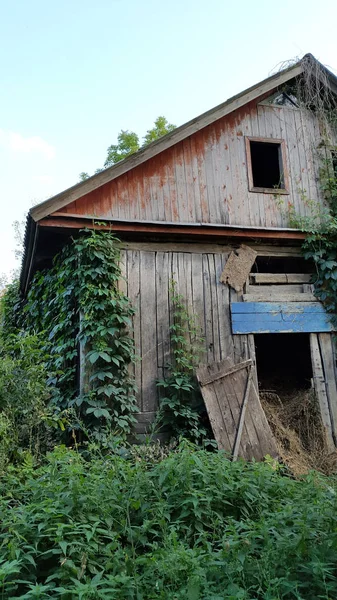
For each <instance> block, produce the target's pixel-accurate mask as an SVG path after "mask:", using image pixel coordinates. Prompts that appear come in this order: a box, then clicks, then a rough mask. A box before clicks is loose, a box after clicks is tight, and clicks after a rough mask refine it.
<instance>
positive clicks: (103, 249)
mask: <svg viewBox="0 0 337 600" xmlns="http://www.w3.org/2000/svg"><path fill="white" fill-rule="evenodd" d="M119 261H120V250H119V245H118V240H117V239H116V238H115V237H114V236H113V235H112V234H111V233H109V232H102V231H101V232H96V231H95V230H84V231H82V232H81V235H80V237H79V238H77V239H74V240H72V242H71V243H70V244H68V245H67V246H65V247H64V248H63V250H62V252H61V253H60V254H59V255H58V256H56V258H55V260H54V265H53V267H52V268H51V269H48V270H46V271H44V272H42V273H37V274H36V275H35V278H34V280H33V282H32V284H31V287H30V291H29V294H28V298H27V302H26V305H25V308H24V312H25V327H26V328H27V330H28V331H38V332H39V333H40V334H41V335H43V336H44V340H45V352H46V353H47V354H48V358H47V360H46V367H47V370H48V373H49V384H50V394H51V401H50V404H51V405H52V406H53V407H54V408H55V409H58V410H60V411H64V410H66V411H68V410H69V409H71V410H73V411H76V412H77V417H78V420H79V421H83V424H84V427H85V428H86V429H89V430H90V431H91V432H92V433H95V434H96V435H97V436H98V437H101V438H102V439H105V436H106V435H107V433H108V432H109V431H111V430H113V431H118V432H119V433H124V434H125V433H128V432H129V431H130V429H131V426H132V424H133V422H134V421H135V417H134V413H135V412H136V411H137V406H136V400H135V395H134V392H135V386H134V383H133V380H132V379H131V378H130V376H129V372H128V367H129V364H130V363H131V362H132V361H133V360H134V351H133V342H132V339H131V337H130V335H129V332H128V329H127V328H128V327H129V326H130V325H131V321H130V318H131V316H132V314H133V309H132V307H131V306H130V304H129V301H128V299H127V298H126V296H125V295H124V294H123V293H122V292H121V291H120V290H119V287H118V283H119V280H120V278H121V270H120V266H119ZM80 347H82V348H83V350H85V361H86V365H85V370H86V372H87V373H88V374H89V375H88V378H87V380H86V381H85V382H84V381H83V380H82V383H81V385H80V382H79V373H78V364H79V360H80V352H79V349H80Z"/></svg>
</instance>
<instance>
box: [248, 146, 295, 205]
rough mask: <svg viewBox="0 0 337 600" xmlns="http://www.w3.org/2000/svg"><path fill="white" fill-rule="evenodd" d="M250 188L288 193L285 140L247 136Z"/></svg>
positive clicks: (257, 190)
mask: <svg viewBox="0 0 337 600" xmlns="http://www.w3.org/2000/svg"><path fill="white" fill-rule="evenodd" d="M246 148H247V159H248V160H247V165H248V179H249V190H250V191H251V192H260V193H276V194H280V193H281V194H287V193H288V191H287V174H286V170H285V156H284V152H285V151H284V142H283V140H275V139H265V138H264V139H259V138H246Z"/></svg>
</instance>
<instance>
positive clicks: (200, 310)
mask: <svg viewBox="0 0 337 600" xmlns="http://www.w3.org/2000/svg"><path fill="white" fill-rule="evenodd" d="M308 64H310V65H311V68H312V71H314V70H315V69H316V73H324V85H325V86H328V87H329V89H330V90H331V91H332V93H335V92H336V91H337V79H336V77H335V76H334V75H332V74H331V73H330V72H329V71H327V70H326V69H325V68H324V67H323V66H322V65H320V63H318V62H317V61H316V60H315V59H314V58H313V57H312V56H311V55H306V56H305V57H304V59H302V60H301V61H299V62H297V63H296V64H294V65H292V66H291V67H289V68H286V69H284V70H282V71H280V72H278V73H276V74H275V75H273V76H271V77H269V78H268V79H266V80H264V81H262V82H261V83H258V84H257V85H254V86H253V87H251V88H249V89H247V90H245V91H244V92H242V93H240V94H238V95H237V96H235V97H233V98H231V99H230V100H227V101H226V102H224V103H223V104H221V105H219V106H217V107H216V108H214V109H212V110H209V111H208V112H206V113H204V114H203V115H201V116H199V117H197V118H195V119H193V120H191V121H189V122H188V123H186V124H185V125H183V126H181V127H178V128H177V129H175V130H174V131H172V132H171V133H169V134H168V135H166V136H164V137H163V138H161V139H159V140H157V141H156V142H154V143H152V144H150V145H149V146H147V147H145V148H143V149H141V150H140V151H139V152H137V153H136V154H134V155H132V156H130V157H129V158H127V159H125V160H123V161H121V162H119V163H117V164H115V165H114V166H112V167H110V168H108V169H106V170H104V171H102V172H101V173H99V174H97V175H94V176H93V177H90V178H89V179H87V180H86V181H84V182H82V183H79V184H77V185H75V186H73V187H72V188H70V189H67V190H65V191H63V192H62V193H60V194H58V195H57V196H55V197H53V198H51V199H50V200H47V201H46V202H43V203H41V204H39V205H37V206H35V207H34V208H32V209H31V211H30V214H29V216H28V224H27V233H26V239H25V255H24V261H23V267H22V273H21V289H22V292H23V293H24V294H25V293H26V292H27V290H28V289H29V284H30V281H31V278H32V276H33V274H34V272H35V271H36V270H38V269H41V268H45V267H48V265H50V264H51V260H52V258H53V256H54V255H55V253H56V252H57V251H58V250H59V249H60V248H61V247H62V246H63V244H65V243H66V241H67V239H68V238H69V236H70V235H72V234H73V233H74V231H77V230H79V229H81V228H83V227H89V228H90V227H93V226H94V225H93V221H94V220H96V221H101V222H102V221H104V222H105V223H106V225H99V227H100V228H102V229H104V228H107V229H109V230H112V231H114V232H115V233H116V234H117V235H118V237H119V238H120V239H121V240H122V244H123V251H122V259H123V271H124V274H125V283H123V286H124V288H125V292H126V294H127V295H128V297H129V298H130V300H131V302H132V304H133V306H134V307H135V309H136V313H135V316H134V324H133V335H134V341H135V346H136V349H137V352H138V354H140V357H141V360H140V361H139V362H137V364H136V365H135V378H136V383H137V386H138V401H139V408H140V414H139V417H138V419H139V423H138V426H137V429H138V431H145V429H146V426H147V424H149V423H151V422H152V421H153V418H154V415H155V412H156V409H157V406H158V391H157V386H156V381H157V380H158V378H162V376H163V372H164V369H165V365H166V363H167V361H168V359H169V357H170V341H169V325H170V319H171V314H170V311H171V303H170V293H169V286H170V282H171V280H172V279H174V280H175V281H176V282H177V289H178V291H179V292H180V293H181V294H182V295H183V296H184V298H186V303H187V305H188V307H189V309H190V311H191V312H193V313H194V314H195V316H196V319H197V320H198V323H199V326H200V329H201V332H202V335H203V337H204V339H205V344H206V347H205V352H206V359H205V361H207V363H208V365H210V366H209V367H205V368H204V369H203V370H202V369H201V370H200V372H199V381H200V383H201V385H202V386H203V389H204V390H205V396H204V397H205V398H206V397H207V394H208V396H209V402H210V403H211V402H215V400H216V398H217V392H216V387H217V386H216V382H217V381H218V382H219V381H220V375H219V373H221V368H222V367H223V365H224V364H225V362H226V360H227V363H226V365H227V366H226V369H227V370H226V369H225V371H226V373H228V372H231V373H232V372H233V373H235V372H237V371H235V367H237V366H240V365H241V366H242V365H243V366H242V369H243V370H244V371H245V373H246V374H247V373H248V371H249V370H250V372H251V375H250V377H251V378H252V381H253V382H255V383H254V386H253V389H254V390H255V392H256V391H257V389H258V382H257V380H258V379H259V380H261V379H263V378H265V379H267V375H268V373H270V371H273V370H275V372H276V374H277V373H278V374H279V375H280V377H281V376H282V377H284V378H287V373H288V372H289V374H291V376H296V377H298V378H299V379H301V378H302V379H303V380H304V379H306V380H311V381H312V382H313V385H314V387H315V390H316V393H317V396H318V399H319V403H320V408H321V414H322V418H323V422H324V426H325V428H326V433H327V440H328V444H329V447H330V449H334V448H335V445H337V444H336V441H337V388H336V371H335V355H334V348H333V343H332V325H331V323H330V320H329V318H328V317H327V315H326V313H325V311H324V308H323V306H322V305H321V304H320V303H319V302H318V301H317V300H316V298H315V296H314V295H313V289H312V287H311V284H310V281H311V267H310V265H309V264H308V263H306V262H305V261H304V260H303V258H302V256H301V244H302V242H303V239H304V234H303V233H302V232H301V231H300V230H298V229H294V228H291V227H289V222H288V217H287V207H289V206H292V207H293V210H294V211H295V212H296V214H297V215H300V216H303V217H304V216H310V214H311V210H312V202H308V201H307V199H308V198H310V200H312V201H314V202H315V203H317V202H318V203H321V204H323V203H324V200H323V197H322V192H321V189H320V184H319V168H320V152H321V145H322V144H321V142H322V132H321V128H320V122H319V120H318V119H317V118H316V116H315V114H314V113H313V112H312V111H309V110H306V109H304V108H302V107H301V104H300V103H299V102H298V99H297V97H296V93H295V91H294V90H295V89H296V85H295V84H296V82H298V81H299V80H301V77H302V75H303V71H304V68H305V66H306V68H307V66H308ZM317 76H318V75H317ZM322 85H323V83H322ZM221 361H225V362H221ZM219 363H220V365H219ZM212 365H213V366H212ZM214 365H215V366H214ZM294 366H295V369H294ZM248 367H249V368H248ZM205 369H206V371H205ZM207 369H208V371H207ZM294 371H295V373H294ZM212 373H213V375H214V374H215V375H214V377H213V379H212ZM217 373H218V376H217V375H216V374H217ZM300 383H301V382H300ZM212 385H213V391H212V390H211V387H212ZM219 385H220V384H219ZM206 388H207V389H206ZM219 389H220V388H219ZM219 389H218V396H219V394H220V392H219ZM244 389H245V388H243V393H242V399H243V400H244V396H245V393H244ZM246 395H247V394H246ZM256 396H257V394H256ZM218 401H219V403H220V404H221V398H220V399H219V397H218ZM257 402H258V398H257ZM238 406H239V405H238ZM239 408H240V406H239ZM253 408H254V407H253V404H252V403H251V407H250V406H249V403H248V408H247V414H246V423H245V426H244V427H245V432H244V435H245V436H246V437H249V436H251V437H253V436H254V435H256V434H254V433H250V431H249V427H250V426H249V423H251V429H253V428H254V427H253V426H254V423H253V414H252V413H253ZM255 409H256V406H255ZM216 410H218V409H214V410H213V413H212V411H210V414H215V413H216ZM214 411H215V412H214ZM220 412H221V411H220ZM221 418H222V419H223V421H224V422H221V423H220V425H219V422H220V421H221ZM233 418H234V417H233V414H229V415H228V416H227V417H226V415H225V416H224V412H223V411H222V412H221V414H220V416H219V415H218V416H217V417H216V419H215V420H216V421H217V423H218V425H217V424H216V423H213V425H214V427H217V426H218V427H219V432H218V433H219V436H220V437H221V435H223V436H227V437H226V439H227V440H229V442H230V440H231V436H232V435H233V432H232V433H231V431H230V430H231V424H230V421H231V420H232V419H233ZM256 418H257V417H256ZM219 419H220V421H219ZM233 439H234V438H233ZM223 445H224V447H225V446H226V443H224V444H223ZM252 445H254V444H253V442H252ZM242 453H243V454H244V452H242ZM246 454H247V453H246Z"/></svg>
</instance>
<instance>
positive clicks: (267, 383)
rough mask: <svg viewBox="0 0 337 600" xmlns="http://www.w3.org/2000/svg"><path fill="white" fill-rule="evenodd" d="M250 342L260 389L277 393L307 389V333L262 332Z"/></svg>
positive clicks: (308, 346) (309, 366)
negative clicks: (254, 352)
mask: <svg viewBox="0 0 337 600" xmlns="http://www.w3.org/2000/svg"><path fill="white" fill-rule="evenodd" d="M254 340H255V351H256V365H257V376H258V380H259V388H260V389H261V390H270V391H276V392H278V391H280V390H284V391H287V390H289V391H290V390H294V389H297V390H300V389H303V390H304V389H309V388H310V387H311V379H312V366H311V354H310V339H309V334H308V333H272V334H270V333H266V334H264V333H263V334H259V335H255V336H254Z"/></svg>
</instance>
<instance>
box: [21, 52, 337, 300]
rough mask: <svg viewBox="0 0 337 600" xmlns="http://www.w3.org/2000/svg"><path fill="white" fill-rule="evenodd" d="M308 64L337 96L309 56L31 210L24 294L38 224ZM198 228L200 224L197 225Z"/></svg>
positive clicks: (335, 86)
mask: <svg viewBox="0 0 337 600" xmlns="http://www.w3.org/2000/svg"><path fill="white" fill-rule="evenodd" d="M308 63H310V66H311V67H313V72H314V73H315V75H316V77H319V78H321V73H322V72H323V74H324V82H323V81H322V83H324V84H327V85H328V86H329V88H330V89H331V91H332V92H333V93H334V94H336V96H337V77H336V76H335V75H334V74H333V73H332V72H331V71H329V70H328V69H327V68H326V67H324V66H323V65H322V64H321V63H320V62H319V61H318V60H316V59H315V58H314V56H313V55H312V54H306V55H305V56H304V57H303V58H302V59H301V60H299V61H298V62H296V63H294V64H293V65H291V66H290V67H288V68H285V69H283V70H281V71H280V72H278V73H276V74H274V75H272V76H270V77H268V78H267V79H264V80H263V81H261V82H260V83H257V84H256V85H254V86H252V87H250V88H248V89H246V90H244V91H243V92H241V93H240V94H237V95H236V96H233V97H232V98H230V99H229V100H226V102H223V103H222V104H219V105H218V106H216V107H215V108H212V109H211V110H209V111H207V112H205V113H203V114H202V115H200V116H198V117H196V118H194V119H192V120H191V121H188V122H187V123H185V124H184V125H182V126H180V127H177V128H176V129H174V130H173V131H172V132H170V133H168V134H167V135H165V136H163V137H162V138H160V139H159V140H156V141H154V142H152V143H151V144H149V145H148V146H146V147H145V148H142V149H140V150H139V151H138V152H136V153H135V154H132V155H131V156H129V157H128V158H126V159H124V160H122V161H120V162H118V163H116V164H115V165H113V166H112V167H110V168H108V169H105V170H104V171H102V172H100V173H98V174H96V175H93V176H92V177H90V178H89V179H87V180H85V181H83V182H80V183H78V184H76V185H74V186H72V187H70V188H68V189H67V190H65V191H63V192H61V193H60V194H57V195H56V196H53V197H52V198H50V199H49V200H46V201H45V202H41V203H40V204H38V205H36V206H34V207H33V208H31V210H30V211H29V213H28V216H27V226H26V232H25V240H24V254H23V261H22V268H21V274H20V287H21V290H22V291H23V292H24V293H25V291H26V290H27V286H28V285H29V281H30V278H31V275H32V272H33V267H34V260H35V258H34V257H35V254H36V248H37V243H38V234H39V229H40V227H39V221H41V220H43V219H44V218H45V217H48V216H49V215H51V214H52V213H54V212H56V211H60V210H61V209H62V208H64V207H65V206H67V205H68V204H70V203H71V202H74V201H75V200H78V199H80V198H82V197H83V196H84V195H86V194H88V193H90V192H93V191H94V190H96V189H98V188H100V187H101V186H103V185H104V184H106V183H109V182H110V181H113V180H114V179H116V178H117V177H119V176H120V175H123V174H124V173H127V172H128V171H130V170H131V169H133V168H135V167H137V166H138V165H141V164H142V163H144V162H146V161H148V160H150V159H151V158H153V157H155V156H157V155H158V154H160V153H161V152H164V151H165V150H167V149H168V148H171V147H172V146H174V145H175V144H177V143H179V142H181V141H182V140H184V139H185V138H187V137H189V136H190V135H193V134H194V133H196V132H197V131H199V130H201V129H203V128H205V127H207V126H208V125H211V124H212V123H214V122H215V121H217V120H219V119H221V118H222V117H224V116H226V115H229V114H230V113H232V112H234V111H235V110H237V109H239V108H241V107H242V106H244V105H246V104H248V103H249V102H252V101H254V100H256V99H258V98H259V97H260V96H263V95H265V94H268V93H269V92H270V93H272V92H273V91H275V90H277V89H278V88H279V87H280V86H282V85H284V84H286V83H287V82H288V81H291V80H292V79H294V78H295V77H298V76H299V75H301V74H302V73H303V72H304V70H305V68H306V66H307V65H308ZM314 69H315V70H314ZM195 225H198V224H197V223H196V224H195ZM224 227H225V226H224ZM282 231H284V229H282ZM289 231H291V230H289ZM292 231H293V230H292ZM297 233H299V232H297Z"/></svg>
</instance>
